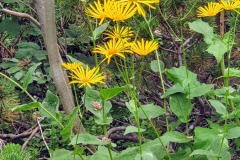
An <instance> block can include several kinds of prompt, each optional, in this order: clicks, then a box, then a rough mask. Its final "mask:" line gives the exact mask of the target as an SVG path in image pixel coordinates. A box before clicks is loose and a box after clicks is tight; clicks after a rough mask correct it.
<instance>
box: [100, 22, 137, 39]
mask: <svg viewBox="0 0 240 160" xmlns="http://www.w3.org/2000/svg"><path fill="white" fill-rule="evenodd" d="M133 33H134V32H133V30H132V29H131V27H124V26H122V27H119V25H117V26H114V28H113V29H111V30H107V31H105V32H104V33H103V34H104V35H106V36H107V37H106V38H104V39H114V38H115V39H125V38H130V37H132V36H133Z"/></svg>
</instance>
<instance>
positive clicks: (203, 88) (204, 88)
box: [189, 84, 214, 99]
mask: <svg viewBox="0 0 240 160" xmlns="http://www.w3.org/2000/svg"><path fill="white" fill-rule="evenodd" d="M213 87H214V84H200V85H199V86H197V87H193V88H191V89H190V96H189V98H190V99H193V98H195V97H200V96H203V95H205V94H206V93H208V92H210V91H211V89H212V88H213Z"/></svg>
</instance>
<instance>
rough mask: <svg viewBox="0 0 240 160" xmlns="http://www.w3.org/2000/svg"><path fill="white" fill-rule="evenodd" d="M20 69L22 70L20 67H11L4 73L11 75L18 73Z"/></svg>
mask: <svg viewBox="0 0 240 160" xmlns="http://www.w3.org/2000/svg"><path fill="white" fill-rule="evenodd" d="M21 69H22V68H21V67H18V66H13V67H11V68H9V69H7V70H6V72H7V73H9V74H13V73H16V72H18V71H20V70H21Z"/></svg>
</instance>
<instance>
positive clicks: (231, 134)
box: [226, 127, 240, 139]
mask: <svg viewBox="0 0 240 160" xmlns="http://www.w3.org/2000/svg"><path fill="white" fill-rule="evenodd" d="M239 137H240V127H234V128H231V129H229V130H228V132H227V135H226V138H227V139H234V138H239Z"/></svg>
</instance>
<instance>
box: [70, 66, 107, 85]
mask: <svg viewBox="0 0 240 160" xmlns="http://www.w3.org/2000/svg"><path fill="white" fill-rule="evenodd" d="M98 72H99V67H94V68H93V69H91V70H89V68H88V65H86V70H84V68H83V66H82V65H80V66H78V67H77V68H76V69H74V72H72V70H70V76H69V77H71V79H72V80H71V81H70V83H69V84H73V83H77V84H79V88H81V87H83V86H84V87H85V86H88V87H90V88H91V85H92V84H97V83H102V84H104V83H105V82H103V80H104V79H105V78H106V77H105V76H104V75H103V73H98Z"/></svg>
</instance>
